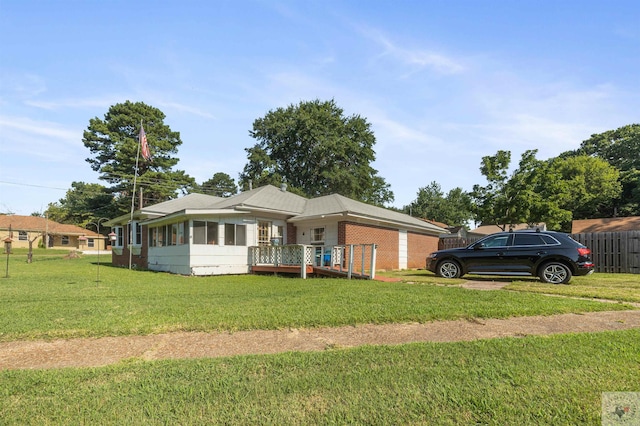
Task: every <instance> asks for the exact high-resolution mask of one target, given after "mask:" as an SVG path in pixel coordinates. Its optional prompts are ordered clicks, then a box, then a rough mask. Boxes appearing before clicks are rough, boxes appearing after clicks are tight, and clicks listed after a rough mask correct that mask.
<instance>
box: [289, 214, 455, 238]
mask: <svg viewBox="0 0 640 426" xmlns="http://www.w3.org/2000/svg"><path fill="white" fill-rule="evenodd" d="M339 218H346V219H348V218H352V219H356V220H361V221H363V222H367V223H371V224H375V225H380V226H396V227H399V228H402V229H407V230H412V231H419V232H427V233H430V234H433V235H440V234H442V233H448V231H447V230H446V229H441V228H439V227H436V226H435V225H431V226H423V225H422V224H415V223H410V222H405V221H398V220H390V219H381V218H380V217H376V216H368V215H365V214H361V213H352V212H348V211H347V212H341V213H330V214H320V215H315V216H302V217H294V218H291V219H289V222H292V223H297V222H309V221H317V220H325V219H334V220H335V219H339ZM425 224H426V222H425Z"/></svg>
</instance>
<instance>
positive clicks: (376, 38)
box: [0, 0, 640, 215]
mask: <svg viewBox="0 0 640 426" xmlns="http://www.w3.org/2000/svg"><path fill="white" fill-rule="evenodd" d="M639 71H640V2H638V1H636V0H612V1H604V0H603V1H592V0H580V1H574V0H566V1H558V0H553V1H547V0H536V1H529V0H518V1H513V0H509V1H507V0H504V1H501V0H486V1H480V0H473V1H471V0H469V1H464V0H458V1H456V0H450V1H436V0H422V1H413V0H411V1H410V0H404V1H403V0H398V1H379V0H366V1H365V0H342V1H336V0H322V1H313V0H304V1H303V0H298V1H276V0H256V1H244V0H236V1H221V0H182V1H177V0H176V1H174V0H159V1H146V0H141V1H121V0H105V1H98V0H85V1H81V0H73V1H72V0H57V1H48V0H40V1H34V0H0V213H6V212H13V213H15V214H24V215H29V214H31V213H33V212H40V211H44V210H45V209H46V207H47V205H48V204H49V203H51V202H55V201H57V200H59V199H60V198H63V197H64V196H65V193H66V191H67V190H68V189H69V188H70V187H71V183H72V182H73V181H83V182H100V181H99V180H98V174H97V173H96V172H94V171H92V170H91V168H90V167H89V164H88V163H87V162H86V161H85V159H86V158H87V157H89V151H88V149H86V148H85V147H84V146H83V144H82V132H83V131H84V130H85V129H86V128H87V126H88V124H89V120H90V119H91V118H93V117H99V118H103V117H104V114H105V113H106V112H107V111H108V109H109V107H110V106H112V105H114V104H116V103H120V102H124V101H127V100H130V101H132V102H137V101H142V102H145V103H146V104H148V105H151V106H154V107H157V108H159V109H160V110H162V111H163V112H164V113H165V114H166V118H165V123H166V124H168V125H169V126H170V127H171V129H172V130H174V131H178V132H180V135H181V139H182V141H183V144H182V145H181V146H180V147H179V151H178V154H177V157H178V158H180V162H179V163H178V166H177V168H178V169H180V170H185V171H186V172H187V173H188V174H189V175H191V176H193V177H194V178H195V179H196V181H197V182H199V183H201V182H203V181H205V180H207V179H209V178H211V177H212V176H213V174H215V173H217V172H224V173H227V174H229V175H230V176H231V177H232V178H234V179H236V180H237V178H238V174H239V173H240V172H241V171H242V168H243V167H244V165H245V164H246V162H247V158H246V152H245V150H244V149H245V148H248V147H251V146H253V145H254V144H255V142H256V141H255V140H254V139H252V138H251V137H250V136H249V130H250V129H251V127H252V123H253V121H254V120H255V119H256V118H259V117H262V116H264V115H265V114H266V113H267V112H268V111H269V110H272V109H276V108H278V107H286V106H288V105H290V104H297V103H299V102H300V101H307V100H314V99H320V100H329V99H334V100H335V102H336V103H337V104H338V106H340V107H341V108H343V109H344V111H345V114H346V115H352V114H358V115H360V116H362V117H364V118H366V119H367V121H368V122H369V123H371V125H372V129H373V131H374V133H375V136H376V145H375V147H374V149H375V151H376V156H377V158H376V161H375V162H374V163H373V166H374V167H375V168H376V169H377V170H378V174H379V175H380V176H381V177H383V178H384V179H385V180H386V181H387V182H388V183H389V184H390V185H391V190H392V191H393V192H394V194H395V202H394V203H393V204H392V205H394V206H396V207H402V206H404V205H407V204H409V203H410V202H411V201H413V200H414V199H415V198H416V194H417V192H418V190H419V188H421V187H424V186H427V185H429V183H430V182H432V181H436V182H438V183H439V184H440V185H441V186H442V189H443V191H444V192H445V193H446V192H448V191H449V190H450V189H452V188H455V187H461V188H462V189H464V190H466V191H470V190H471V189H472V186H473V185H474V184H476V183H480V184H484V183H485V181H484V178H483V177H482V175H481V174H480V172H479V166H480V161H481V158H482V157H483V156H485V155H493V154H495V153H496V152H497V151H498V150H510V151H511V152H512V161H513V163H515V164H517V162H518V160H519V158H520V155H521V154H522V152H524V151H525V150H528V149H538V150H539V153H538V158H539V159H546V158H550V157H554V156H556V155H558V154H560V153H561V152H564V151H567V150H570V149H575V148H577V147H579V145H580V143H581V142H582V141H583V140H585V139H588V138H589V136H590V135H592V134H594V133H600V132H603V131H605V130H610V129H616V128H618V127H621V126H624V125H627V124H632V123H638V122H640V118H639V113H640V72H639Z"/></svg>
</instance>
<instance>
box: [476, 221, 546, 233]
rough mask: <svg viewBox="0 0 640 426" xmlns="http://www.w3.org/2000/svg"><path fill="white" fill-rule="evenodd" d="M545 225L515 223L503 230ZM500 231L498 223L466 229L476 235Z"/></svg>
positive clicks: (519, 229) (517, 229) (542, 225)
mask: <svg viewBox="0 0 640 426" xmlns="http://www.w3.org/2000/svg"><path fill="white" fill-rule="evenodd" d="M546 226H547V225H546V224H545V223H539V224H538V225H537V226H536V227H534V228H531V226H529V224H527V223H517V224H515V225H512V226H507V227H506V228H505V229H504V230H505V231H508V230H509V229H513V230H514V231H521V230H523V229H536V228H540V229H541V230H545V229H546ZM502 231H503V229H502V228H501V227H500V226H498V225H482V226H478V227H477V228H476V229H472V230H471V231H468V232H467V233H468V234H476V235H490V234H495V233H496V232H502Z"/></svg>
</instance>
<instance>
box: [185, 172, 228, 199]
mask: <svg viewBox="0 0 640 426" xmlns="http://www.w3.org/2000/svg"><path fill="white" fill-rule="evenodd" d="M193 192H199V193H201V194H207V195H214V196H216V197H230V196H232V195H235V194H237V193H238V186H237V185H236V182H235V181H234V180H233V178H232V177H231V176H229V175H228V174H226V173H222V172H218V173H215V174H214V175H213V177H211V179H209V180H207V181H205V182H203V183H202V184H201V185H198V186H197V187H195V188H194V189H193Z"/></svg>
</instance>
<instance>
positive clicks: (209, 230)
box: [193, 220, 218, 244]
mask: <svg viewBox="0 0 640 426" xmlns="http://www.w3.org/2000/svg"><path fill="white" fill-rule="evenodd" d="M193 244H218V222H207V221H204V220H194V221H193Z"/></svg>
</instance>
